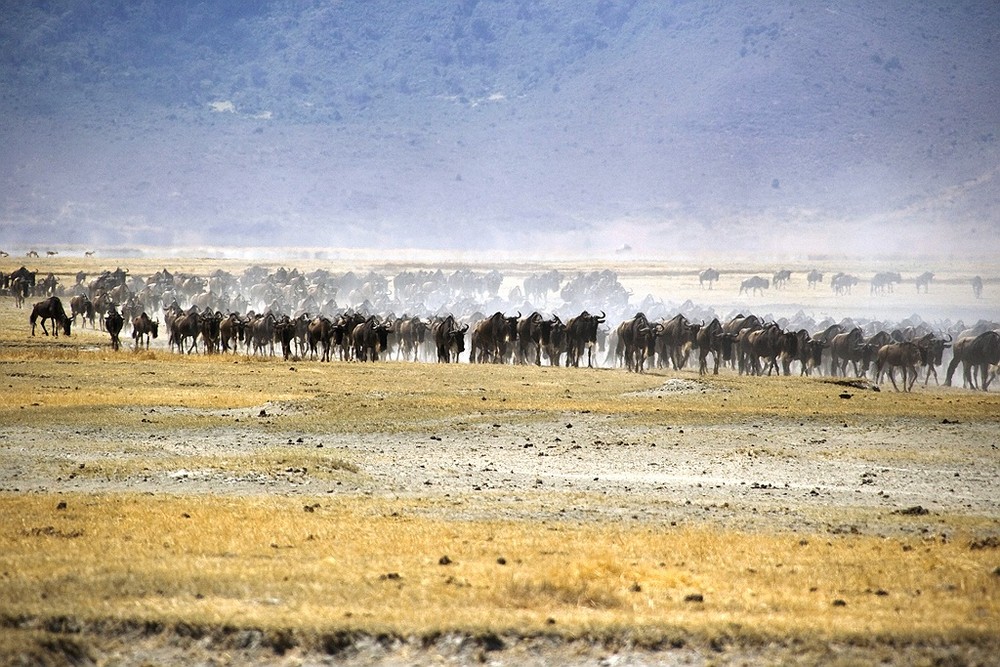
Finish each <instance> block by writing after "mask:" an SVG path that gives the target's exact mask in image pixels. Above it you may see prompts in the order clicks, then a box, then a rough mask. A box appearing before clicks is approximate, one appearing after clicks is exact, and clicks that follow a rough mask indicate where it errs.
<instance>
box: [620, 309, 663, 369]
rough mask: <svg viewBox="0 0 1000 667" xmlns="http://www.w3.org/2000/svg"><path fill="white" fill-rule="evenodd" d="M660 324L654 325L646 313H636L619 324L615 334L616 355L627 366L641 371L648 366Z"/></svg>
mask: <svg viewBox="0 0 1000 667" xmlns="http://www.w3.org/2000/svg"><path fill="white" fill-rule="evenodd" d="M659 328H660V327H659V325H657V327H653V326H652V325H651V324H650V323H649V320H648V319H646V315H645V314H644V313H636V314H635V317H633V318H632V319H630V320H625V321H624V322H622V323H621V324H619V325H618V328H617V329H616V330H615V335H616V336H617V338H618V342H617V344H616V346H615V356H616V358H617V359H618V361H619V363H624V365H625V368H627V369H628V370H630V371H634V372H636V373H641V372H642V371H643V370H644V369H645V366H646V359H647V358H648V357H649V355H650V354H652V353H653V346H654V342H655V340H656V334H657V332H658V330H659Z"/></svg>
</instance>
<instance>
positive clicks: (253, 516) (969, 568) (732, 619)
mask: <svg viewBox="0 0 1000 667" xmlns="http://www.w3.org/2000/svg"><path fill="white" fill-rule="evenodd" d="M60 503H65V507H64V508H62V509H60ZM0 511H2V516H4V517H5V519H4V521H3V523H2V524H0V570H2V572H3V573H4V574H3V576H2V578H0V601H2V602H0V613H2V614H3V615H4V616H6V617H17V616H22V615H31V616H37V617H42V618H57V617H69V618H73V619H77V620H78V621H79V622H84V623H86V622H88V621H98V620H101V619H108V618H114V619H118V620H122V621H124V620H132V621H138V622H145V621H156V622H160V623H165V624H176V623H181V622H184V623H188V624H191V625H195V626H206V627H214V626H223V625H231V626H235V627H258V628H263V629H269V630H273V629H281V628H297V629H299V630H301V631H304V632H306V633H309V632H315V633H324V632H331V631H334V630H360V631H366V632H372V633H377V632H393V633H402V634H409V633H416V634H426V635H432V634H435V633H440V632H447V631H462V632H469V633H481V632H486V631H490V632H504V631H508V630H511V631H517V632H520V633H529V634H531V633H538V632H558V633H561V634H564V635H566V636H573V637H576V636H583V635H586V634H588V633H596V634H597V635H601V634H603V633H611V632H614V631H615V629H620V628H629V629H630V633H633V634H634V636H636V637H649V638H653V637H660V638H662V637H664V636H671V635H677V634H683V635H689V636H695V637H718V636H732V637H737V638H743V639H747V638H750V639H754V640H768V639H777V638H786V639H787V638H788V637H800V638H803V639H806V640H825V639H838V640H850V639H851V638H866V637H868V638H870V637H883V638H893V639H895V640H898V641H917V640H920V641H927V640H935V641H938V640H939V641H945V642H954V641H967V640H975V639H977V638H978V639H988V638H993V637H995V632H996V628H997V627H998V624H1000V577H998V576H997V574H996V571H995V570H996V567H997V560H996V558H997V551H996V548H977V549H973V548H970V544H971V538H969V537H961V536H957V537H954V538H953V539H950V540H948V541H942V540H940V539H926V540H893V539H879V538H874V537H864V536H837V537H831V536H804V535H785V534H777V535H748V534H742V533H731V532H724V531H719V530H712V529H707V528H706V529H700V528H683V529H677V528H671V527H668V526H658V525H639V526H633V527H620V526H619V527H614V526H576V525H568V524H558V523H556V524H547V525H531V524H528V525H526V524H522V523H518V522H503V521H491V522H445V521H439V520H432V519H426V518H421V517H419V516H416V515H413V514H411V513H410V511H409V509H408V505H406V504H403V503H396V502H388V501H362V500H342V499H336V500H333V499H330V498H317V499H312V500H305V501H303V500H302V499H296V500H290V499H283V498H260V497H258V498H215V497H183V496H181V497H177V496H130V495H113V496H87V495H84V496H73V495H60V496H53V495H44V494H42V495H33V496H18V495H11V494H5V495H2V496H0ZM697 596H701V598H700V600H699V599H698V597H697Z"/></svg>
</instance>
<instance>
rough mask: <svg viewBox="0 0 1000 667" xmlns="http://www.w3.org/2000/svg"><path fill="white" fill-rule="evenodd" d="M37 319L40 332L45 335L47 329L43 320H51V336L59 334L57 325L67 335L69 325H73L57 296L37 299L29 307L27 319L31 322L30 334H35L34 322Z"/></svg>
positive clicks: (47, 332) (47, 333)
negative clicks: (39, 324)
mask: <svg viewBox="0 0 1000 667" xmlns="http://www.w3.org/2000/svg"><path fill="white" fill-rule="evenodd" d="M39 320H40V323H41V325H42V333H44V334H45V335H46V336H48V335H49V331H48V329H46V328H45V320H52V336H53V337H57V336H58V335H59V327H62V329H63V332H64V333H65V334H66V335H67V336H69V335H70V333H69V332H70V327H72V326H73V320H72V319H70V317H69V316H68V315H67V314H66V309H65V308H63V304H62V301H60V300H59V297H57V296H50V297H49V298H48V299H45V300H44V301H39V302H38V303H36V304H35V305H34V307H33V308H32V309H31V315H30V316H29V321H30V322H31V335H32V336H34V335H35V322H36V321H39Z"/></svg>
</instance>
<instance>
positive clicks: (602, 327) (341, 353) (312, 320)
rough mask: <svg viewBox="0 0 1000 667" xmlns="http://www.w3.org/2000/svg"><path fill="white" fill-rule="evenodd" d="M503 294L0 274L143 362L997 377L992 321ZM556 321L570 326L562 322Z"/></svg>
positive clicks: (341, 278)
mask: <svg viewBox="0 0 1000 667" xmlns="http://www.w3.org/2000/svg"><path fill="white" fill-rule="evenodd" d="M790 277H791V273H790V272H789V271H784V270H783V271H779V272H777V273H775V274H774V275H773V278H772V279H770V280H769V279H767V278H763V277H760V276H753V277H751V278H748V279H747V280H744V281H743V282H742V283H741V285H740V292H741V294H742V293H746V294H751V293H757V292H760V291H762V290H764V289H768V288H770V287H771V285H772V284H773V285H774V287H775V289H781V288H782V287H783V286H784V285H785V284H786V283H787V281H788V280H789V279H790ZM698 279H699V283H700V284H701V286H702V287H703V288H706V289H712V287H713V284H714V283H715V282H716V281H718V280H719V272H718V271H715V270H713V269H706V270H704V271H702V272H701V273H700V274H699V276H698ZM806 279H807V281H808V286H809V287H810V288H815V287H816V285H817V284H819V283H822V282H823V275H822V274H821V273H819V272H818V271H812V272H809V274H808V275H807V276H806ZM932 279H933V274H931V273H924V274H922V275H920V276H917V277H916V278H915V279H913V282H914V283H915V285H916V288H917V290H918V291H920V290H921V289H923V290H924V291H926V290H927V288H928V285H929V284H930V282H931V280H932ZM503 281H504V277H503V275H502V274H500V273H499V272H498V271H495V270H494V271H489V272H476V271H473V270H470V269H459V270H455V271H453V272H451V273H446V272H444V271H442V270H436V271H431V270H420V271H403V272H400V273H399V274H398V275H396V276H395V277H393V278H392V279H391V280H390V279H389V278H387V277H385V276H384V275H381V274H379V273H377V272H374V271H369V272H368V273H366V274H359V273H354V272H347V273H344V274H334V273H331V272H329V271H325V270H316V271H312V272H309V273H302V272H299V271H298V270H296V269H291V270H288V269H285V268H279V269H276V270H273V271H271V270H269V269H266V268H264V267H260V266H253V267H250V268H247V269H246V270H245V271H243V273H242V275H234V274H231V273H228V272H225V271H222V270H218V271H215V272H214V273H212V274H211V275H208V276H198V275H190V274H181V273H170V272H169V271H167V270H166V269H163V270H160V271H157V272H156V273H154V274H152V275H148V276H137V275H130V274H129V272H128V271H125V270H123V269H121V268H118V269H116V270H115V271H110V270H106V271H103V272H102V273H100V275H96V276H88V275H86V274H84V273H79V274H77V275H76V280H75V283H74V284H72V285H69V284H62V283H61V282H60V280H59V279H58V278H56V276H54V275H53V274H51V273H50V274H48V275H47V276H44V277H39V275H38V274H37V273H36V272H33V271H29V270H28V269H26V268H25V267H21V268H20V269H18V270H17V271H14V272H12V273H10V274H2V273H0V294H2V295H6V296H9V297H11V298H13V299H14V300H15V303H16V305H17V306H18V307H25V308H26V306H25V302H26V301H27V300H28V299H29V298H30V299H31V300H32V304H31V305H32V307H31V313H30V315H29V318H28V319H29V323H30V325H31V335H35V332H36V325H40V326H41V329H42V332H43V333H44V334H45V335H49V333H50V332H49V329H48V328H47V327H46V322H47V321H48V322H49V323H50V325H51V329H52V331H51V334H52V335H53V336H57V335H59V332H60V331H61V332H63V333H64V334H65V335H69V334H70V331H71V328H72V326H73V325H74V323H76V322H77V321H78V320H79V321H80V325H79V326H83V327H87V326H89V327H91V328H94V329H96V328H100V329H102V330H104V331H106V332H107V333H108V334H109V335H110V338H111V346H112V348H113V349H115V350H118V349H119V348H120V346H121V335H122V334H123V333H130V334H131V336H132V338H133V348H134V349H140V348H145V349H148V348H149V346H150V344H151V339H153V338H158V337H159V338H160V339H161V340H162V338H164V337H165V338H166V339H167V343H166V346H167V347H169V349H170V350H176V351H177V352H180V353H192V352H202V353H206V354H212V353H219V354H226V353H231V354H237V353H243V354H246V355H257V356H277V355H278V354H280V355H281V356H282V358H284V359H290V358H296V359H300V360H307V359H308V360H318V361H324V362H326V361H334V360H339V361H378V360H379V359H396V360H405V361H428V360H436V361H439V362H457V361H459V359H464V360H468V361H469V362H472V363H520V364H537V365H541V364H543V363H544V364H550V365H566V366H580V365H586V366H588V367H593V366H595V365H597V366H617V367H622V368H625V369H628V370H629V371H634V372H643V371H644V370H647V369H650V368H672V369H675V370H680V369H683V368H685V367H686V366H687V365H688V364H689V363H690V364H694V363H695V359H697V365H698V368H699V372H700V373H703V374H704V373H708V372H712V373H718V372H719V369H720V367H729V368H732V369H734V370H735V371H737V372H739V373H740V374H752V375H762V374H765V373H766V374H768V375H770V374H772V373H774V374H778V373H781V374H785V375H788V374H791V373H793V372H795V373H800V374H803V375H809V374H812V373H813V372H818V373H826V374H829V375H832V376H845V377H855V378H863V377H870V379H871V381H872V382H874V383H876V384H877V383H879V382H881V381H882V379H883V378H884V377H888V378H889V379H890V381H891V382H892V384H893V386H894V387H895V388H896V389H897V390H899V389H900V388H901V389H902V390H903V391H908V390H911V389H912V388H913V386H914V384H915V383H916V381H917V379H918V376H919V375H920V374H921V373H923V374H924V385H926V384H927V383H928V382H929V380H930V378H931V377H932V376H933V377H934V380H935V382H938V375H937V368H938V367H939V366H942V365H943V364H944V360H945V358H946V357H948V356H950V360H949V363H948V366H947V372H946V375H945V379H944V384H946V385H951V382H952V378H953V375H954V373H955V371H956V369H957V368H958V366H959V365H962V367H963V375H964V385H965V386H967V387H971V388H973V389H981V390H984V391H986V390H988V388H989V386H990V383H991V382H992V380H993V379H994V378H995V377H996V375H997V365H998V364H1000V325H998V324H997V323H994V322H989V321H980V322H978V323H976V324H975V325H972V326H966V325H965V324H964V323H961V322H959V323H956V324H954V325H951V326H950V327H948V328H947V330H942V328H940V327H938V328H934V327H932V326H930V325H928V324H927V323H925V322H923V321H920V320H919V318H917V321H910V320H905V321H902V322H898V323H895V324H893V325H889V324H887V323H884V322H877V321H867V322H860V321H859V322H855V321H853V320H851V319H849V318H848V319H844V320H842V321H839V322H836V321H832V320H831V319H829V318H828V319H827V320H823V321H819V322H817V321H814V320H813V319H812V318H809V317H807V316H805V315H803V314H801V313H800V314H799V315H798V316H796V317H795V318H792V319H787V318H778V319H765V318H761V317H758V316H756V315H753V314H745V313H732V314H730V315H728V316H725V317H721V318H720V317H719V316H717V315H716V314H715V312H714V311H713V310H712V309H705V308H699V307H698V306H695V305H694V304H692V303H691V302H690V301H688V302H686V303H685V304H684V306H682V307H681V308H679V309H676V311H679V312H676V311H675V312H669V311H668V309H667V308H666V307H665V305H664V304H663V302H662V301H657V300H656V299H654V298H652V296H647V297H646V299H645V300H644V301H643V302H642V303H641V304H640V305H639V308H638V312H637V309H636V307H635V306H634V305H630V302H629V299H630V296H631V293H630V292H629V291H628V290H627V289H626V288H625V287H624V286H622V284H621V283H620V282H619V280H618V276H617V274H616V273H615V272H614V271H610V270H604V271H592V272H580V273H577V274H576V275H574V276H564V275H563V274H562V273H561V272H559V271H558V270H550V271H546V272H541V273H535V274H532V275H530V276H528V277H526V278H525V279H524V280H523V282H521V283H519V284H517V285H516V286H515V287H513V288H512V289H511V290H510V293H509V295H508V296H507V297H506V298H503V297H501V296H500V295H499V290H500V287H501V285H502V283H503ZM859 282H860V281H859V279H858V278H857V277H855V276H851V275H848V274H843V273H839V274H836V275H834V276H831V278H830V288H831V289H832V290H834V292H835V293H837V294H844V293H848V292H850V290H851V289H852V287H854V286H856V285H857V284H858V283H859ZM900 282H902V277H901V276H900V275H899V274H898V273H890V272H883V273H877V274H875V275H874V276H873V277H872V278H871V280H870V285H871V293H872V294H885V293H887V292H892V290H893V289H894V285H896V284H898V283H900ZM971 283H972V289H973V291H974V293H975V296H976V298H980V296H981V293H982V289H983V283H982V280H981V279H980V278H979V277H978V276H977V277H976V278H974V279H973V280H972V281H971ZM39 298H40V299H41V300H38V301H35V299H39ZM553 303H557V304H558V305H557V306H553V305H552V304H553ZM535 304H538V305H535ZM594 304H600V306H599V308H594V307H593V305H594ZM67 306H68V307H67ZM588 308H591V309H592V310H593V311H596V312H590V311H588ZM557 310H558V311H559V312H562V313H564V314H566V313H571V315H568V316H565V317H561V316H560V315H558V314H557V313H556V312H555V311H557ZM395 313H403V314H401V315H396V314H395ZM489 313H492V314H489ZM161 328H162V331H161ZM160 345H161V346H162V345H163V343H162V342H161V343H160ZM710 358H711V363H710V362H709V360H710ZM709 369H711V371H710V370H709ZM897 370H898V371H899V372H900V373H901V376H902V378H901V379H902V382H901V384H898V385H897V383H896V371H897Z"/></svg>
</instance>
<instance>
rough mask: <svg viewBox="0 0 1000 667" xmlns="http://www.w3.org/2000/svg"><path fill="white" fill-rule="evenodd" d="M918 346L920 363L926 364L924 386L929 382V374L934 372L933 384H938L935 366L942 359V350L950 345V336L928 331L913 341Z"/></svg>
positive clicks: (939, 363) (938, 364)
mask: <svg viewBox="0 0 1000 667" xmlns="http://www.w3.org/2000/svg"><path fill="white" fill-rule="evenodd" d="M913 342H914V343H916V344H917V347H919V348H920V354H921V358H920V361H921V363H922V364H924V365H925V366H927V374H926V375H925V376H924V386H925V387H926V386H927V383H928V382H930V379H931V374H932V373H933V374H934V384H939V382H938V375H937V367H938V366H940V365H941V363H942V362H943V361H944V351H945V350H946V349H948V348H949V347H951V342H952V337H951V336H950V335H949V336H948V339H947V340H945V339H944V338H938V337H937V336H935V335H934V334H933V333H928V334H925V335H924V336H922V337H921V338H918V339H917V340H915V341H913Z"/></svg>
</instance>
